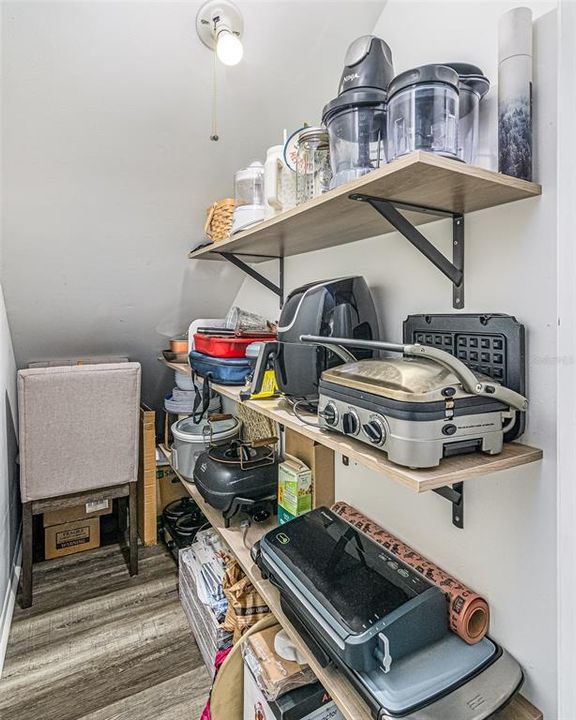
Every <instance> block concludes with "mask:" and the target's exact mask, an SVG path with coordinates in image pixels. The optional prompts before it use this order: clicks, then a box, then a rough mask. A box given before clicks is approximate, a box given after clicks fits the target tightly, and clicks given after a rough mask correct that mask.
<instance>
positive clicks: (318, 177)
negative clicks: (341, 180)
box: [296, 127, 332, 205]
mask: <svg viewBox="0 0 576 720" xmlns="http://www.w3.org/2000/svg"><path fill="white" fill-rule="evenodd" d="M331 178H332V171H331V169H330V147H329V142H328V132H327V131H326V129H325V128H323V127H307V128H304V129H303V130H302V131H301V132H300V134H299V135H298V151H297V158H296V203H297V204H298V205H301V204H302V203H304V202H306V201H307V200H311V199H312V198H315V197H318V196H319V195H321V194H322V193H325V192H326V191H327V190H329V189H330V180H331Z"/></svg>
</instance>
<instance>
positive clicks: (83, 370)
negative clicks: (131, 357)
mask: <svg viewBox="0 0 576 720" xmlns="http://www.w3.org/2000/svg"><path fill="white" fill-rule="evenodd" d="M139 405H140V365H139V364H138V363H120V364H108V365H80V366H75V367H50V368H42V369H40V368H38V369H29V370H20V371H19V372H18V409H19V415H20V431H19V434H20V487H21V491H22V502H29V501H30V500H40V499H43V498H49V497H55V496H57V495H68V494H72V493H78V492H83V491H85V490H94V489H100V488H104V487H108V486H110V485H119V484H121V483H126V482H135V481H136V479H137V471H138V419H139Z"/></svg>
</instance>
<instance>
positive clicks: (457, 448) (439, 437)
mask: <svg viewBox="0 0 576 720" xmlns="http://www.w3.org/2000/svg"><path fill="white" fill-rule="evenodd" d="M301 339H302V342H304V343H314V344H319V345H325V346H329V347H331V349H332V350H333V351H334V352H337V353H338V354H339V355H340V358H341V359H342V360H344V364H342V365H340V366H338V367H336V368H332V369H330V370H325V371H324V372H323V373H322V377H321V380H320V402H319V407H318V416H319V424H320V427H321V428H323V429H326V430H333V431H336V432H340V433H343V434H345V435H349V436H352V437H355V438H357V439H358V440H361V441H362V442H365V443H368V444H371V445H373V446H375V447H378V448H380V449H382V450H384V451H385V452H386V453H387V455H388V459H389V460H390V461H391V462H394V463H397V464H398V465H404V466H407V467H411V468H428V467H434V466H436V465H438V464H439V463H440V461H441V460H442V458H444V457H450V456H453V455H460V454H463V453H468V452H474V451H476V450H481V451H482V452H485V453H488V454H490V455H496V454H498V453H499V452H501V451H502V447H503V443H504V434H505V432H506V430H507V429H508V428H509V427H510V426H511V425H513V424H514V423H515V422H516V413H517V412H523V411H525V410H526V408H527V404H528V401H527V400H526V398H525V397H524V396H523V395H521V394H520V393H518V392H516V391H514V390H511V389H510V388H507V387H505V386H504V385H501V384H500V383H498V382H496V381H495V380H493V379H492V378H489V377H487V376H484V375H482V374H476V373H475V372H473V371H472V370H471V369H470V368H469V367H468V366H466V365H465V364H464V363H463V362H462V361H461V360H459V359H458V358H456V357H454V356H453V355H451V354H450V353H448V352H445V351H444V350H441V349H440V348H437V347H430V346H427V345H420V344H417V343H416V344H409V345H398V344H394V343H384V342H373V341H372V342H368V341H361V340H348V339H344V338H342V339H338V338H324V337H319V336H310V335H308V336H306V335H305V336H302V338H301ZM346 347H362V348H370V349H372V350H384V351H388V352H394V353H402V354H403V356H404V357H403V358H401V359H392V358H384V359H380V360H377V359H372V360H360V361H357V360H356V359H355V358H354V356H353V355H351V354H350V353H349V352H348V350H346Z"/></svg>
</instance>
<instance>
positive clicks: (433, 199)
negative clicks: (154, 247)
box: [189, 152, 542, 262]
mask: <svg viewBox="0 0 576 720" xmlns="http://www.w3.org/2000/svg"><path fill="white" fill-rule="evenodd" d="M353 193H361V194H364V195H373V196H375V197H380V198H384V199H386V200H391V201H394V202H399V203H407V204H410V205H418V206H420V207H428V208H434V209H436V210H444V211H447V212H455V213H469V212H474V211H476V210H484V209H486V208H490V207H495V206H496V205H502V204H504V203H509V202H514V201H516V200H523V199H525V198H530V197H536V196H538V195H540V194H541V193H542V188H541V186H540V185H538V184H536V183H532V182H527V181H525V180H519V179H517V178H513V177H509V176H508V175H502V174H500V173H497V172H493V171H492V170H485V169H483V168H479V167H475V166H473V165H467V164H465V163H460V162H457V161H456V160H449V159H447V158H443V157H439V156H437V155H433V154H431V153H424V152H416V153H412V154H411V155H407V156H406V157H403V158H399V159H398V160H395V161H394V162H391V163H389V164H388V165H385V166H384V167H382V168H379V169H378V170H374V171H373V172H371V173H369V174H368V175H365V176H364V177H362V178H360V179H359V180H356V181H355V182H351V183H347V184H346V185H342V186H341V187H338V188H335V189H334V190H330V191H329V192H327V193H324V194H323V195H321V196H320V197H318V198H314V199H313V200H310V201H308V202H306V203H304V204H303V205H299V206H298V207H295V208H294V209H292V210H289V211H287V212H285V213H281V214H280V215H277V216H276V217H274V218H271V219H270V220H265V221H264V222H261V223H259V224H258V225H257V226H255V227H254V228H252V229H250V230H246V231H244V232H240V233H238V234H237V235H234V237H232V238H230V239H229V240H226V241H224V242H220V243H218V244H217V245H210V246H208V247H205V248H201V249H200V250H196V251H195V252H192V253H190V255H189V257H191V258H202V259H206V260H221V259H222V258H221V256H220V255H219V254H218V253H219V252H228V253H233V254H235V255H243V256H247V257H246V260H248V261H249V262H263V261H265V260H269V259H270V258H272V257H290V256H292V255H300V254H301V253H305V252H311V251H313V250H322V249H324V248H328V247H335V246H337V245H345V244H347V243H351V242H356V241H357V240H363V239H365V238H369V237H374V236H376V235H382V234H383V233H388V232H393V231H394V228H393V227H392V226H391V225H390V224H388V223H387V221H385V220H384V219H383V218H382V217H381V216H380V215H379V214H378V213H377V212H375V211H374V210H373V209H372V208H371V207H369V206H368V207H367V206H366V205H365V204H364V203H361V202H358V201H355V200H351V199H350V197H349V196H350V195H351V194H353ZM404 214H405V215H406V217H407V218H408V219H409V220H410V221H411V222H412V223H413V224H414V225H422V224H424V223H427V222H432V221H434V220H437V219H438V218H437V217H435V216H431V215H426V214H423V213H421V212H405V213H404Z"/></svg>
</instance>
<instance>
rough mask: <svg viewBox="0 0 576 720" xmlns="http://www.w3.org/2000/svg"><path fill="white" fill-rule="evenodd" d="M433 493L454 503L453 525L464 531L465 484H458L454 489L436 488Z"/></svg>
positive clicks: (455, 484) (448, 487)
mask: <svg viewBox="0 0 576 720" xmlns="http://www.w3.org/2000/svg"><path fill="white" fill-rule="evenodd" d="M433 492H435V493H436V494H437V495H440V497H443V498H446V500H448V501H449V502H451V503H452V524H453V525H455V526H456V527H457V528H459V529H460V530H463V529H464V483H463V482H457V483H454V485H452V487H450V486H447V487H440V488H434V490H433Z"/></svg>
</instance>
